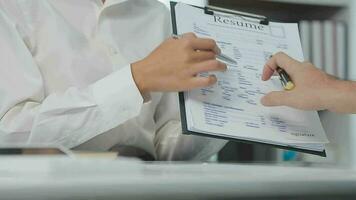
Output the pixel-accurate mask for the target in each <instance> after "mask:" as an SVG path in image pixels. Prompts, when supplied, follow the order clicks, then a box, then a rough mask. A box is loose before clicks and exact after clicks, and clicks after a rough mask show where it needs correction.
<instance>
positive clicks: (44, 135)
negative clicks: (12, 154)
mask: <svg viewBox="0 0 356 200" xmlns="http://www.w3.org/2000/svg"><path fill="white" fill-rule="evenodd" d="M0 44H1V48H0V60H1V65H0V143H6V144H9V143H16V144H46V145H50V144H55V145H63V146H65V147H68V148H72V147H75V146H77V145H79V144H81V143H83V142H85V141H87V140H89V139H91V138H93V137H95V136H97V135H99V134H101V133H104V132H106V131H108V130H110V129H112V128H114V127H116V126H118V125H120V124H122V123H124V122H125V121H127V120H129V119H131V118H134V117H136V116H138V115H139V113H140V109H141V107H142V105H143V98H142V96H141V94H140V92H139V90H138V88H137V86H136V84H135V82H134V80H133V77H132V74H131V67H130V66H129V65H128V66H126V67H123V68H121V69H120V70H118V71H115V72H114V73H112V74H110V75H108V76H106V77H105V78H103V79H101V80H99V81H97V82H95V83H93V84H91V85H89V86H87V87H85V88H76V87H72V88H68V89H67V90H65V91H64V92H61V93H52V94H50V95H48V96H45V91H44V85H43V79H42V75H41V72H40V70H39V68H38V66H36V63H35V62H34V61H33V58H32V55H31V53H30V52H29V50H28V49H27V47H26V44H25V43H24V41H23V40H22V38H21V36H20V35H19V33H18V32H17V29H16V26H15V25H14V24H12V23H11V21H10V20H8V19H7V18H6V16H5V15H3V14H2V13H1V12H0Z"/></svg>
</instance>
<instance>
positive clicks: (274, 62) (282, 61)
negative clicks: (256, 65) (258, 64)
mask: <svg viewBox="0 0 356 200" xmlns="http://www.w3.org/2000/svg"><path fill="white" fill-rule="evenodd" d="M296 64H298V61H297V60H294V59H293V58H291V57H289V56H288V55H287V54H285V53H283V52H279V53H277V54H275V55H273V56H272V57H271V58H270V59H269V60H268V61H267V63H266V64H265V66H264V68H263V73H262V80H268V79H270V78H271V76H272V75H273V73H274V72H275V71H276V69H277V67H280V68H282V69H284V70H285V71H286V72H287V73H288V74H290V75H293V74H294V72H295V71H296V68H295V66H296Z"/></svg>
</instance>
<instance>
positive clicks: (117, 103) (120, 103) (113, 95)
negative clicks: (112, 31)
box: [92, 65, 144, 125]
mask: <svg viewBox="0 0 356 200" xmlns="http://www.w3.org/2000/svg"><path fill="white" fill-rule="evenodd" d="M92 92H93V96H94V99H95V101H96V104H97V105H98V106H99V107H100V109H101V111H102V112H103V114H105V115H108V116H107V119H113V120H114V119H126V120H128V119H131V118H133V117H135V116H138V115H139V113H140V111H141V107H142V105H143V102H144V100H143V97H142V96H141V93H140V91H139V90H138V88H137V86H136V83H135V81H134V80H133V77H132V73H131V66H130V65H127V66H125V67H124V68H122V69H120V70H118V71H115V72H114V73H112V74H110V75H108V76H107V77H105V78H103V79H101V80H99V81H98V82H96V83H95V84H93V85H92ZM119 116H120V117H119ZM105 118H106V117H105ZM114 121H115V120H114ZM113 123H118V122H113ZM121 123H122V122H121ZM116 125H118V124H116Z"/></svg>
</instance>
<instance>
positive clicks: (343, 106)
mask: <svg viewBox="0 0 356 200" xmlns="http://www.w3.org/2000/svg"><path fill="white" fill-rule="evenodd" d="M325 99H326V107H327V109H328V110H330V111H332V112H338V113H353V114H355V113H356V82H354V81H340V80H335V81H334V83H332V85H331V90H330V92H329V94H326V98H325Z"/></svg>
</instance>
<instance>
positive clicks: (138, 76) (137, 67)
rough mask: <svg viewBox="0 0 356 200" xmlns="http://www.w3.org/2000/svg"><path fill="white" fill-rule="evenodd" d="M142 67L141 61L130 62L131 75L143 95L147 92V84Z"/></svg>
mask: <svg viewBox="0 0 356 200" xmlns="http://www.w3.org/2000/svg"><path fill="white" fill-rule="evenodd" d="M143 69H144V67H143V63H142V61H138V62H135V63H133V64H131V73H132V77H133V79H134V81H135V83H136V86H137V88H138V90H139V91H140V92H141V95H142V96H145V95H147V94H148V93H149V89H148V88H147V84H146V83H145V75H144V72H143Z"/></svg>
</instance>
